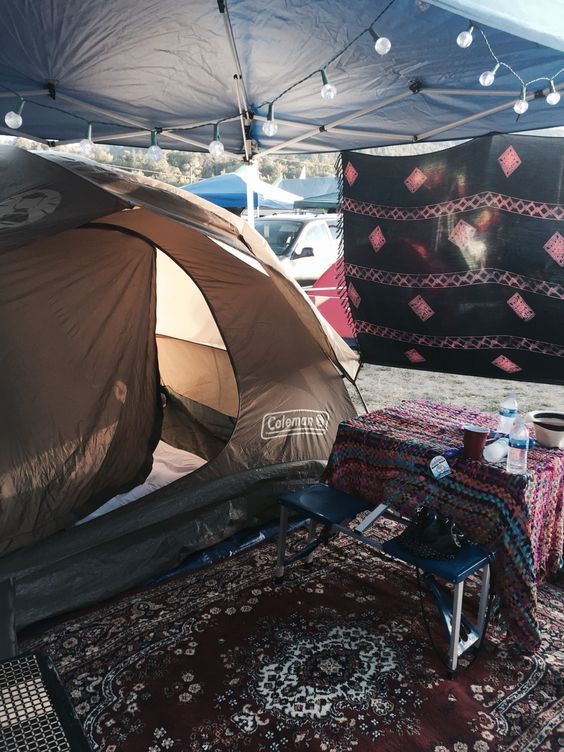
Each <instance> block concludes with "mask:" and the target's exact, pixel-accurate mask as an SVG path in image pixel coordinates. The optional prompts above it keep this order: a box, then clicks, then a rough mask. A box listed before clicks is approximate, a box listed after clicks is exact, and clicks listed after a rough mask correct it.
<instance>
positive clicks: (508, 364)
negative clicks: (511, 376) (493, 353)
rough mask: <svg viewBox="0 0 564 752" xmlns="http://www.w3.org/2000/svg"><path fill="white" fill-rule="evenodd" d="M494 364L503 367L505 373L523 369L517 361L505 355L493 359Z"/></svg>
mask: <svg viewBox="0 0 564 752" xmlns="http://www.w3.org/2000/svg"><path fill="white" fill-rule="evenodd" d="M492 363H493V365H494V366H497V367H498V368H501V370H502V371H505V373H518V372H519V371H521V370H523V369H522V368H521V367H520V366H518V365H517V363H514V362H513V361H512V360H510V359H509V358H507V357H506V356H505V355H500V356H498V357H497V358H496V359H495V360H492Z"/></svg>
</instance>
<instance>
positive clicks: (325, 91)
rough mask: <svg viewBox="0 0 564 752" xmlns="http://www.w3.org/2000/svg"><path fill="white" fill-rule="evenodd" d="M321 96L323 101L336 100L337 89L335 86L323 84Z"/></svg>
mask: <svg viewBox="0 0 564 752" xmlns="http://www.w3.org/2000/svg"><path fill="white" fill-rule="evenodd" d="M321 96H322V97H323V99H335V97H336V96H337V89H336V88H335V87H334V86H333V84H323V86H322V87H321Z"/></svg>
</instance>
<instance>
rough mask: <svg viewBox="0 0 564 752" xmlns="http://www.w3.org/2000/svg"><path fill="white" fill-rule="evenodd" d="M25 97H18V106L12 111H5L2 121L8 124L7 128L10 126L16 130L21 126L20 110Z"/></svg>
mask: <svg viewBox="0 0 564 752" xmlns="http://www.w3.org/2000/svg"><path fill="white" fill-rule="evenodd" d="M24 104H25V99H22V98H21V97H20V104H19V106H18V109H17V110H16V111H15V112H14V110H10V112H7V113H6V115H5V116H4V122H5V123H6V125H7V126H8V128H12V130H15V131H16V130H17V129H18V128H21V127H22V125H23V118H22V111H23V108H24Z"/></svg>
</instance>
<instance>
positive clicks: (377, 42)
mask: <svg viewBox="0 0 564 752" xmlns="http://www.w3.org/2000/svg"><path fill="white" fill-rule="evenodd" d="M368 33H369V34H370V36H371V37H372V39H373V40H374V49H375V50H376V52H377V53H378V54H379V55H387V54H388V52H389V51H390V50H391V49H392V43H391V42H390V40H389V39H388V37H381V36H379V35H378V34H376V32H375V31H374V29H373V28H372V26H371V27H370V28H369V29H368Z"/></svg>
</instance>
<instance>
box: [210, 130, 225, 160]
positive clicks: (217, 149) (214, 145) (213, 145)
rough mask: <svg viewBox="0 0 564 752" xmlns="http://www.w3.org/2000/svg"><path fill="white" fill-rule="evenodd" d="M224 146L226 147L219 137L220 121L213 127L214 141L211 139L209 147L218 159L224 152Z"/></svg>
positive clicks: (213, 155)
mask: <svg viewBox="0 0 564 752" xmlns="http://www.w3.org/2000/svg"><path fill="white" fill-rule="evenodd" d="M224 148H225V147H224V146H223V144H222V143H221V138H220V137H219V123H216V124H215V125H214V127H213V141H210V144H209V146H208V149H209V152H210V154H211V155H212V157H213V158H214V159H217V157H220V156H221V155H222V154H223V152H224Z"/></svg>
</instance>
